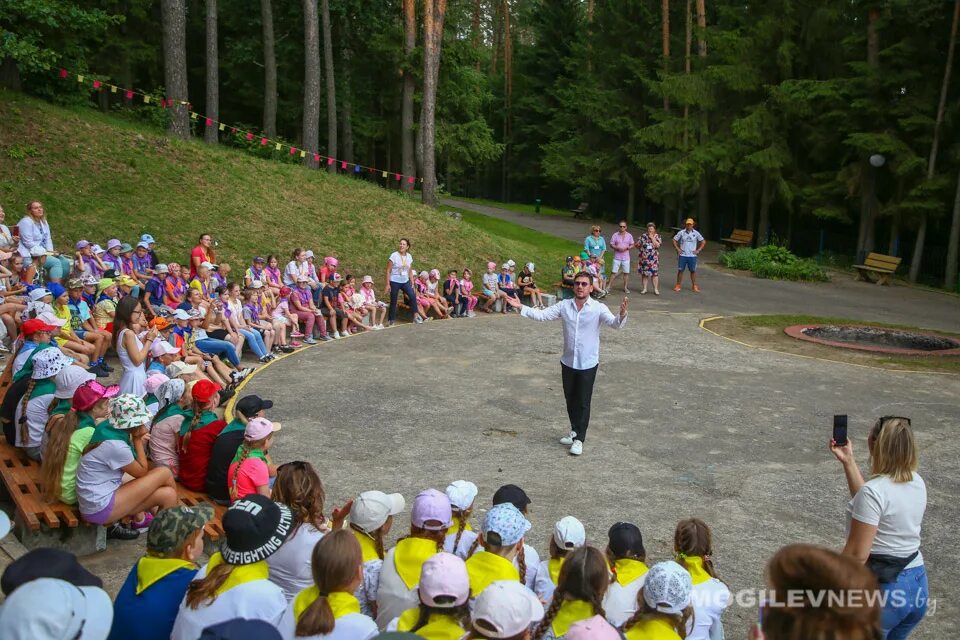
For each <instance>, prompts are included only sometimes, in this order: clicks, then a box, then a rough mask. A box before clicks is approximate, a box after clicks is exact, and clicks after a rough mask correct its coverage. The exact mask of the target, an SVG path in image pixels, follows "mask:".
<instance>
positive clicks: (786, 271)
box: [720, 245, 829, 282]
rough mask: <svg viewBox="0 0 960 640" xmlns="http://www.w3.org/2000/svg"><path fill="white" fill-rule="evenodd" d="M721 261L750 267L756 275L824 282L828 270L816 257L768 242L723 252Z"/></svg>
mask: <svg viewBox="0 0 960 640" xmlns="http://www.w3.org/2000/svg"><path fill="white" fill-rule="evenodd" d="M720 264H722V265H723V266H725V267H728V268H730V269H741V270H747V271H750V272H752V273H753V275H754V276H755V277H757V278H766V279H769V280H805V281H813V282H825V281H827V280H829V277H828V276H827V272H826V271H824V270H823V269H822V268H821V267H820V265H818V264H817V263H816V262H814V261H813V260H807V259H801V258H798V257H797V256H795V255H793V254H792V253H790V250H789V249H787V248H786V247H779V246H776V245H766V246H763V247H760V248H759V249H746V248H744V249H737V250H736V251H733V252H727V253H723V254H721V255H720Z"/></svg>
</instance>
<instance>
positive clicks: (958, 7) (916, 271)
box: [910, 0, 960, 282]
mask: <svg viewBox="0 0 960 640" xmlns="http://www.w3.org/2000/svg"><path fill="white" fill-rule="evenodd" d="M958 23H960V0H955V1H954V3H953V21H952V23H951V24H950V44H949V45H948V47H947V64H946V67H945V68H944V70H943V83H942V84H941V85H940V102H939V103H938V104H937V119H936V122H935V124H934V125H933V142H932V143H931V144H930V159H929V160H927V180H933V176H934V175H935V174H936V170H937V151H938V150H939V148H940V133H941V130H942V129H943V115H944V112H945V111H946V107H947V90H948V89H949V87H950V74H951V73H952V71H953V54H954V51H956V48H957V24H958ZM954 220H956V209H954ZM926 235H927V215H926V214H923V217H922V218H921V219H920V228H919V229H918V230H917V242H916V244H915V245H914V247H913V261H912V262H911V263H910V282H916V281H917V278H918V277H919V276H920V264H921V263H922V262H923V244H924V242H925V241H926ZM950 249H954V250H955V249H956V242H954V243H953V245H952V246H948V247H947V250H948V251H949V250H950ZM949 267H950V264H949V261H948V263H947V268H949ZM953 271H954V273H956V271H957V270H956V269H954V270H953Z"/></svg>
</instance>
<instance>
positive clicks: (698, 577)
mask: <svg viewBox="0 0 960 640" xmlns="http://www.w3.org/2000/svg"><path fill="white" fill-rule="evenodd" d="M683 563H684V564H685V565H686V566H687V571H689V572H690V577H691V578H693V584H701V583H703V582H706V581H707V580H709V579H710V578H712V577H713V576H711V575H710V574H709V573H707V570H706V569H704V568H703V558H701V557H700V556H686V557H684V558H683Z"/></svg>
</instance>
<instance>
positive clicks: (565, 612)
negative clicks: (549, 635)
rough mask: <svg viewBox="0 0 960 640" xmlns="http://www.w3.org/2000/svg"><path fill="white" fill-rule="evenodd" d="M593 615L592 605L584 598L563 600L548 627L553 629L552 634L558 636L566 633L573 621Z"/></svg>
mask: <svg viewBox="0 0 960 640" xmlns="http://www.w3.org/2000/svg"><path fill="white" fill-rule="evenodd" d="M595 615H596V613H594V611H593V605H592V604H590V603H589V602H587V601H586V600H564V601H563V604H562V605H560V610H559V611H557V616H556V617H555V618H554V619H553V622H551V623H550V628H551V629H553V635H555V636H556V637H558V638H560V637H563V636H565V635H566V634H567V630H568V629H569V628H570V625H572V624H573V623H574V622H580V621H581V620H586V619H587V618H592V617H593V616H595Z"/></svg>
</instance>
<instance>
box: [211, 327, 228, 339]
mask: <svg viewBox="0 0 960 640" xmlns="http://www.w3.org/2000/svg"><path fill="white" fill-rule="evenodd" d="M207 335H208V336H210V337H211V338H213V339H214V340H226V339H227V336H228V335H230V334H228V333H227V330H226V329H214V330H213V331H207Z"/></svg>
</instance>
